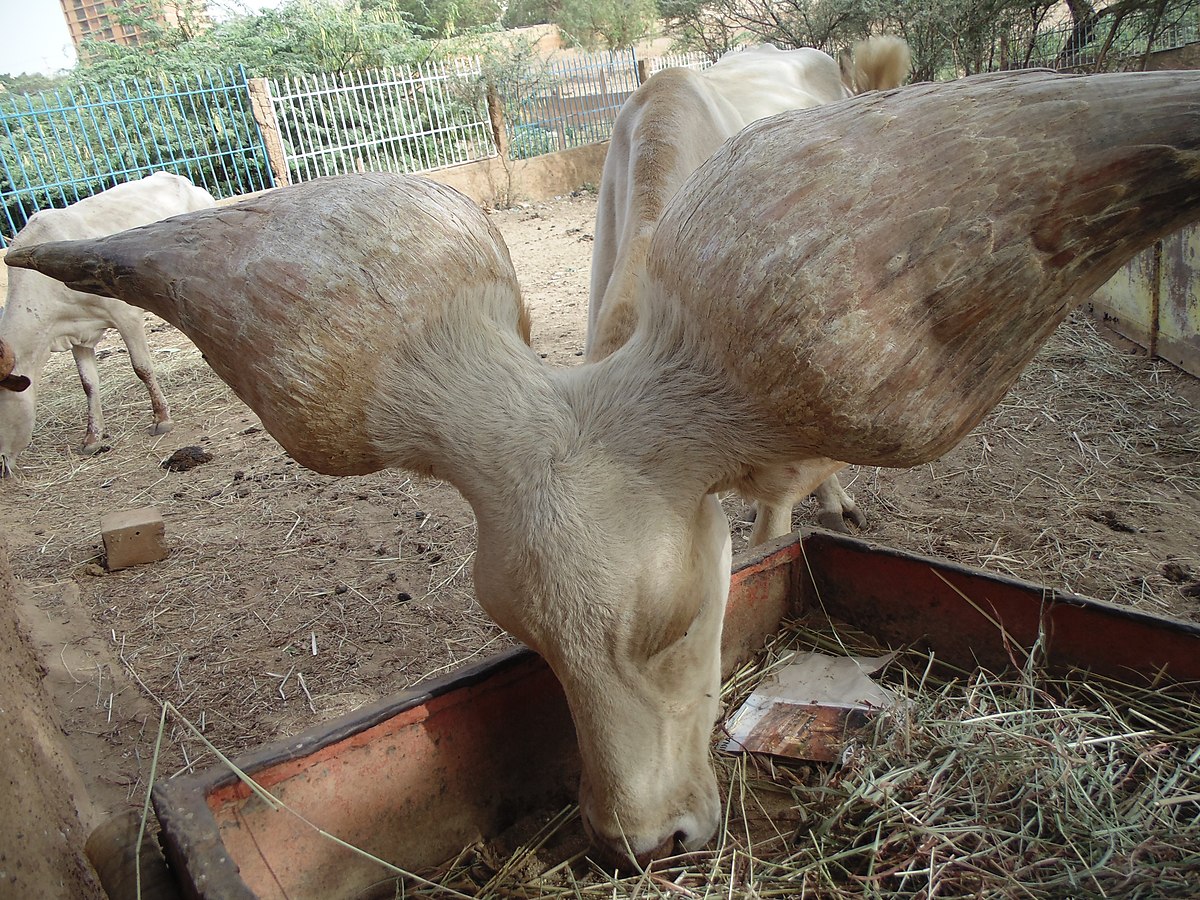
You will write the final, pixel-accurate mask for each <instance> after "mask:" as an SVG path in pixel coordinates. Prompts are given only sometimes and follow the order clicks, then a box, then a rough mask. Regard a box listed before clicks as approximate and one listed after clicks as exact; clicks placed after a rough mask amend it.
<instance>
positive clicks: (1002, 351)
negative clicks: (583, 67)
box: [8, 72, 1200, 862]
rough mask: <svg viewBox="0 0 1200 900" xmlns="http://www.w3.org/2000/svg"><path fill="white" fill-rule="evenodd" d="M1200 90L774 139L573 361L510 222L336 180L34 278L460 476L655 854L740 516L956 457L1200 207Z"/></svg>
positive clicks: (619, 846)
mask: <svg viewBox="0 0 1200 900" xmlns="http://www.w3.org/2000/svg"><path fill="white" fill-rule="evenodd" d="M1197 96H1200V72H1186V73H1185V72H1156V73H1137V74H1116V75H1096V76H1064V75H1054V74H1050V73H1045V72H1034V73H1022V74H1007V75H1001V76H990V77H976V78H969V79H964V80H962V81H958V82H953V83H949V84H936V85H919V86H914V87H910V88H906V89H905V90H903V91H896V92H887V93H878V94H867V95H863V96H860V97H855V98H853V99H851V100H848V101H845V102H842V103H836V104H829V105H826V106H820V107H816V108H814V109H808V110H797V111H792V112H788V113H783V114H781V115H779V116H774V117H771V118H769V119H765V120H763V121H761V122H758V123H755V124H754V125H751V126H749V127H748V128H747V129H745V130H744V131H742V132H741V133H739V134H738V135H737V136H736V137H734V138H732V139H731V140H730V141H729V142H728V143H726V144H725V146H724V147H722V148H721V149H720V150H719V151H718V152H717V154H716V155H715V156H714V157H713V158H712V159H710V160H709V161H708V162H707V163H705V164H704V165H702V166H701V167H700V169H699V170H697V172H696V173H695V174H694V176H693V177H692V178H691V179H689V181H688V183H687V184H686V185H685V186H684V188H683V189H682V190H681V191H680V192H679V193H678V195H677V196H676V197H675V199H674V200H673V201H672V202H671V203H670V204H669V206H668V207H667V209H666V211H665V212H664V214H663V217H662V220H661V222H660V223H659V226H658V229H657V230H656V232H655V235H654V238H653V241H652V242H651V246H650V248H649V251H648V266H647V273H646V277H647V287H646V292H645V296H646V302H645V303H644V304H643V311H644V315H642V316H641V317H640V318H639V320H638V323H637V327H636V330H635V332H634V334H633V336H632V337H631V338H630V339H629V340H628V341H627V342H626V343H625V344H623V345H622V346H621V347H619V348H618V349H617V350H615V351H614V352H613V353H612V354H611V355H609V356H607V357H605V358H604V359H602V360H600V361H599V362H595V363H588V364H585V365H581V366H577V367H573V368H567V369H554V368H552V367H549V366H547V365H546V364H545V363H544V362H543V361H542V360H541V359H540V358H539V357H538V354H537V353H536V352H535V351H534V350H532V349H530V347H529V346H528V344H527V343H526V340H525V338H526V336H527V334H528V332H527V331H526V330H525V328H524V326H525V324H526V323H527V318H526V315H525V307H524V305H523V303H522V301H521V296H520V288H519V285H518V282H517V278H516V274H515V272H514V271H513V267H512V263H511V262H510V260H509V256H508V251H507V249H506V248H505V246H504V243H503V241H502V240H501V238H500V235H499V233H498V232H497V231H496V230H495V229H494V228H493V227H492V225H491V224H490V223H489V222H488V220H487V217H486V216H484V215H483V214H482V213H481V212H480V210H479V209H478V208H477V207H476V206H475V205H474V204H472V203H471V202H469V201H468V200H466V199H465V198H464V197H462V196H461V195H458V194H456V193H454V192H453V191H451V190H450V189H448V188H445V187H442V186H439V185H436V184H433V183H432V182H429V181H425V180H422V179H418V178H406V177H401V176H393V175H385V174H370V175H350V176H342V177H336V178H328V179H318V180H316V181H312V182H308V183H304V184H299V185H295V186H292V187H286V188H281V189H279V190H276V191H272V192H269V193H267V194H265V195H263V196H260V197H256V198H253V199H248V200H246V201H243V202H242V203H239V204H237V205H234V206H231V207H227V208H224V209H221V210H217V211H204V212H198V213H191V214H189V215H186V216H177V217H175V218H174V219H170V220H168V221H166V222H161V223H157V224H154V225H150V226H147V227H145V228H140V229H136V230H134V231H130V232H125V233H124V234H120V235H114V236H112V237H107V238H101V239H98V240H91V241H78V242H67V243H62V244H49V245H43V246H41V247H30V248H25V249H23V250H18V251H14V252H12V253H10V254H9V256H8V262H9V264H11V265H17V266H24V267H32V268H36V269H38V270H40V271H42V272H44V273H46V274H48V275H50V276H51V277H54V278H58V279H60V280H63V281H65V282H66V283H67V284H69V285H71V286H72V287H74V288H75V289H77V290H84V291H89V292H102V293H109V294H117V295H120V296H122V297H125V298H126V299H129V300H133V301H135V302H137V303H140V304H144V305H145V306H146V307H147V308H148V309H151V310H153V311H154V312H156V313H158V314H159V315H161V316H163V317H165V318H166V319H168V320H169V321H171V322H173V323H175V324H176V325H178V326H179V327H180V328H181V329H182V330H183V331H184V332H186V333H187V334H188V335H189V336H191V337H192V339H193V340H194V341H195V342H196V344H197V345H198V346H199V348H200V349H201V351H202V352H203V353H204V356H205V358H206V359H207V360H208V362H209V363H210V364H211V365H212V366H213V368H214V369H215V370H216V371H217V373H218V374H219V375H220V376H221V377H222V378H223V379H225V380H226V381H227V382H228V383H229V384H230V385H231V386H232V387H233V389H234V390H235V391H236V392H237V393H238V394H239V396H241V397H242V398H243V399H244V400H245V401H246V402H247V403H248V404H249V405H250V406H251V407H252V408H253V409H254V410H255V411H256V412H257V413H258V414H259V416H260V417H261V418H262V421H263V424H264V426H265V427H266V428H267V429H268V430H269V431H270V433H271V434H272V435H274V436H275V437H276V439H278V440H279V442H280V443H281V444H282V445H283V446H284V447H285V448H286V449H287V450H288V452H289V453H291V454H292V456H293V457H295V459H296V460H297V461H299V462H300V463H302V464H304V465H306V466H309V467H310V468H313V469H316V470H318V471H321V472H326V473H329V474H342V475H349V474H356V473H364V472H370V471H375V470H378V469H382V468H387V467H399V468H406V469H413V470H417V471H420V472H425V473H429V474H432V475H436V476H438V477H441V478H444V479H446V480H448V481H450V482H451V483H453V484H454V485H455V486H456V487H458V489H459V490H461V491H462V493H463V495H464V496H465V497H466V498H467V499H468V500H469V501H470V503H471V506H472V508H473V509H474V511H475V515H476V518H477V520H478V535H479V537H478V541H479V543H478V553H477V555H476V558H475V569H474V576H475V586H476V592H477V596H478V598H479V602H480V603H481V604H482V605H483V607H484V609H486V610H487V611H488V613H489V614H490V615H491V616H492V617H493V618H494V619H495V620H496V621H497V622H498V623H499V624H500V625H502V626H503V627H504V628H506V629H508V630H509V631H510V632H512V633H513V634H514V635H516V636H518V637H519V638H520V639H521V640H523V641H525V642H526V643H527V644H529V645H530V646H531V647H533V648H534V649H536V650H537V651H538V652H540V653H541V654H542V655H543V656H544V657H545V658H546V660H547V661H548V662H549V664H550V666H551V667H552V668H553V669H554V672H555V673H556V674H557V676H558V677H559V679H560V680H561V682H562V684H563V687H564V689H565V693H566V696H567V699H568V702H569V703H570V708H571V712H572V715H573V717H574V720H575V725H576V729H577V732H578V736H579V749H580V754H581V758H582V767H583V780H582V784H581V790H580V804H581V808H582V813H583V820H584V822H585V824H586V825H587V827H588V829H589V831H590V832H591V834H592V836H593V839H594V841H595V843H596V844H597V845H598V848H599V849H600V850H602V851H607V852H608V853H609V854H611V855H613V856H617V857H624V858H628V857H629V856H632V857H634V858H636V859H637V860H638V861H640V862H645V861H647V860H649V859H651V858H653V857H655V856H658V855H661V854H663V853H667V852H670V851H672V850H674V849H675V848H676V846H682V847H684V848H689V849H691V848H696V847H699V846H701V845H703V844H704V843H705V842H707V841H708V840H709V839H710V838H711V837H712V836H713V834H714V833H715V831H716V829H717V827H718V824H719V822H720V797H719V793H718V790H717V783H716V780H715V778H714V775H713V770H712V768H711V764H710V761H709V744H710V740H711V732H712V726H713V721H714V719H715V718H716V716H717V712H718V695H719V691H720V659H719V657H720V649H719V648H720V640H721V624H722V618H723V615H724V608H725V600H726V596H727V592H728V588H729V571H730V552H729V550H730V538H729V528H728V523H727V522H726V521H725V518H724V516H723V515H722V512H721V508H720V505H719V504H718V503H717V501H716V499H715V495H714V492H715V491H718V490H722V489H727V488H729V487H736V486H738V484H739V482H740V481H741V480H743V479H744V478H745V477H746V476H747V474H748V473H749V472H752V471H755V470H758V469H761V468H763V467H769V466H773V465H779V464H783V463H787V462H789V461H791V460H796V459H812V458H815V457H820V456H825V457H829V458H831V459H841V460H848V461H850V462H854V463H862V464H867V465H878V466H912V465H916V464H918V463H921V462H923V461H926V460H930V459H934V458H936V457H937V456H939V455H940V454H942V453H944V452H946V451H947V450H948V449H950V448H951V447H953V446H954V445H955V444H956V443H957V442H958V441H959V440H960V439H962V438H963V437H964V436H965V435H966V434H967V433H968V432H969V431H970V430H971V429H972V428H973V427H974V426H975V425H976V424H977V423H978V422H979V421H980V420H981V419H982V418H983V417H984V416H985V415H986V414H987V413H988V411H989V410H990V409H991V408H992V407H993V406H994V405H995V404H996V403H997V402H998V401H999V400H1000V398H1001V397H1003V396H1004V393H1005V391H1007V390H1008V388H1009V387H1010V386H1011V385H1012V383H1013V381H1014V380H1015V379H1016V378H1017V376H1018V375H1019V373H1020V372H1021V370H1022V368H1023V367H1024V366H1025V364H1026V363H1027V362H1028V361H1029V360H1030V359H1031V358H1032V357H1033V355H1034V354H1035V353H1036V352H1037V350H1038V348H1039V346H1040V345H1041V344H1042V343H1043V342H1044V341H1045V339H1046V338H1047V337H1048V336H1049V335H1050V333H1051V332H1052V331H1053V330H1054V329H1055V327H1056V326H1057V325H1058V323H1059V322H1060V321H1061V320H1062V319H1063V317H1064V316H1065V315H1066V314H1067V312H1068V311H1069V310H1070V309H1071V308H1072V307H1073V306H1075V305H1076V304H1077V303H1079V302H1081V301H1082V300H1084V299H1086V298H1087V297H1088V296H1089V295H1090V294H1091V293H1092V292H1093V291H1094V290H1095V289H1096V288H1097V287H1098V286H1099V285H1100V284H1102V283H1103V282H1104V281H1106V280H1107V279H1108V278H1109V277H1110V276H1111V275H1112V274H1113V273H1114V272H1115V271H1116V270H1117V269H1118V268H1119V267H1120V266H1121V265H1122V264H1123V263H1124V262H1125V261H1126V260H1128V259H1129V258H1131V257H1132V256H1133V255H1134V254H1135V253H1137V252H1138V251H1139V250H1141V249H1142V248H1144V247H1146V246H1147V245H1149V244H1150V243H1152V242H1153V241H1154V240H1156V239H1157V238H1158V237H1160V236H1162V235H1163V234H1166V233H1167V232H1169V231H1172V230H1174V229H1176V228H1179V227H1181V226H1183V225H1185V224H1187V223H1189V222H1191V221H1194V220H1196V219H1197V218H1200V105H1198V104H1197V102H1196V97H1197ZM764 173H769V177H766V176H764ZM747 236H752V237H753V239H752V240H747Z"/></svg>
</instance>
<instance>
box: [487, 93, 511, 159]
mask: <svg viewBox="0 0 1200 900" xmlns="http://www.w3.org/2000/svg"><path fill="white" fill-rule="evenodd" d="M487 110H488V120H489V121H490V122H491V123H492V141H493V143H495V145H496V152H497V153H498V154H499V155H500V156H501V157H503V158H504V159H507V158H508V129H507V128H506V127H505V125H504V101H503V100H501V99H500V92H499V91H498V90H496V86H495V85H494V84H492V83H491V82H490V81H489V82H488V86H487Z"/></svg>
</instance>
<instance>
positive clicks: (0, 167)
mask: <svg viewBox="0 0 1200 900" xmlns="http://www.w3.org/2000/svg"><path fill="white" fill-rule="evenodd" d="M161 170H165V171H169V172H175V173H178V174H180V175H185V176H187V177H188V178H189V179H191V180H192V181H193V182H194V183H196V184H198V185H201V186H203V187H204V188H206V189H207V190H208V191H209V192H210V193H212V194H213V195H214V196H216V197H218V198H223V197H232V196H235V195H238V194H245V193H249V192H252V191H257V190H262V189H264V188H267V187H271V186H272V185H273V184H274V180H273V178H272V175H271V168H270V165H269V164H268V162H267V155H266V151H265V149H264V146H263V141H262V135H261V133H260V131H259V127H258V125H257V123H256V122H255V119H254V116H253V114H252V112H251V109H250V104H249V95H248V93H247V88H246V74H245V71H244V70H241V69H238V70H228V71H225V72H213V73H209V74H207V75H205V76H204V77H200V76H193V77H190V78H186V79H178V80H177V79H173V78H169V77H165V76H164V77H162V78H158V79H154V80H139V81H129V82H117V83H113V84H107V85H81V86H78V87H74V88H70V89H66V90H59V91H52V92H47V93H43V94H37V95H27V96H12V97H7V98H3V99H0V205H2V206H3V207H4V215H3V217H0V246H6V245H7V243H8V240H9V239H11V238H12V236H13V235H15V234H16V233H17V232H18V231H20V230H21V228H22V227H24V225H25V223H26V222H27V221H28V219H29V217H30V216H31V215H33V213H34V212H36V211H37V210H39V209H44V208H47V207H61V206H66V205H68V204H71V203H74V202H75V201H77V200H80V199H82V198H83V197H88V196H91V195H92V194H95V193H97V192H99V191H102V190H104V189H106V188H109V187H112V186H113V185H115V184H118V183H120V182H124V181H130V180H132V179H135V178H140V177H142V176H143V175H148V174H150V173H151V172H156V171H161Z"/></svg>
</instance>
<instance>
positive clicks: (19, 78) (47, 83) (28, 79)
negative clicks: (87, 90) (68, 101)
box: [0, 72, 66, 94]
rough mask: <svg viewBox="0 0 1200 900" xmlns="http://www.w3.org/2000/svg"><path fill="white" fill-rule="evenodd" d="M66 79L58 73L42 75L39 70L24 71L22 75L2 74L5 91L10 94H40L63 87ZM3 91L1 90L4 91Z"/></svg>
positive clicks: (1, 78) (0, 77) (0, 76)
mask: <svg viewBox="0 0 1200 900" xmlns="http://www.w3.org/2000/svg"><path fill="white" fill-rule="evenodd" d="M65 83H66V79H65V78H63V77H62V76H58V75H41V74H39V73H37V72H22V73H21V74H20V75H15V74H14V75H0V85H2V86H3V91H7V92H8V93H10V94H38V93H41V92H42V91H52V90H54V89H55V88H57V87H62V86H63V85H64V84H65ZM3 91H0V93H2V92H3Z"/></svg>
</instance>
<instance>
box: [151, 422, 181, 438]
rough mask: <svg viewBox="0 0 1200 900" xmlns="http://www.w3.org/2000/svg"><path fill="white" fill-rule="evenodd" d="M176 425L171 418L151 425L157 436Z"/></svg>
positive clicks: (153, 433)
mask: <svg viewBox="0 0 1200 900" xmlns="http://www.w3.org/2000/svg"><path fill="white" fill-rule="evenodd" d="M174 427H175V423H174V422H172V421H171V420H170V419H167V420H166V421H163V422H155V423H154V424H153V425H151V426H150V433H151V434H152V435H155V436H157V435H160V434H166V433H167V432H168V431H170V430H171V429H172V428H174Z"/></svg>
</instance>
